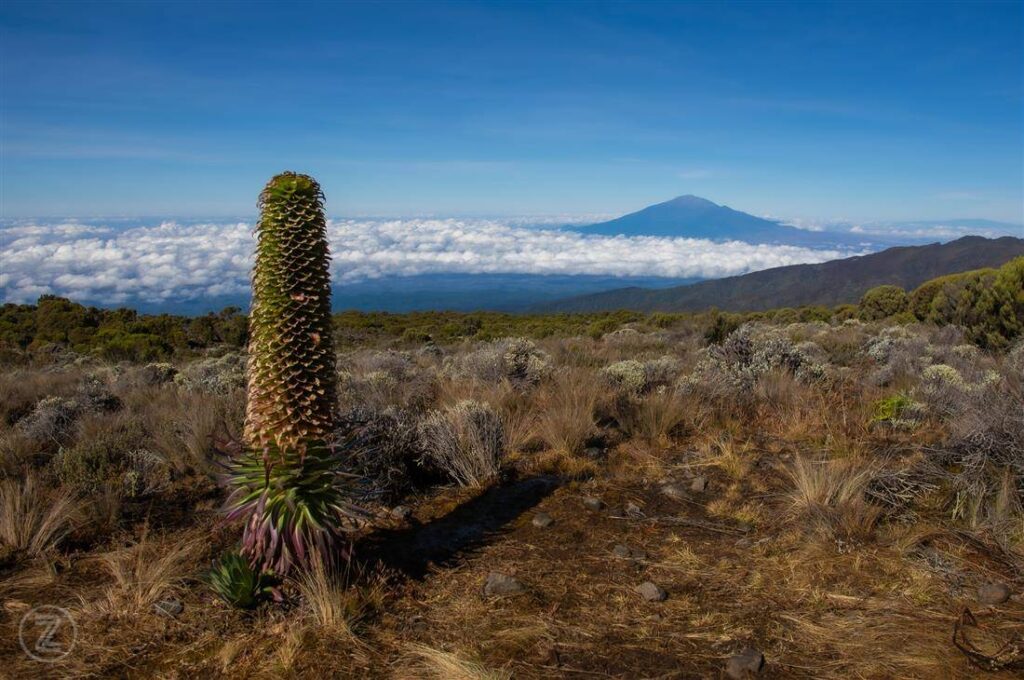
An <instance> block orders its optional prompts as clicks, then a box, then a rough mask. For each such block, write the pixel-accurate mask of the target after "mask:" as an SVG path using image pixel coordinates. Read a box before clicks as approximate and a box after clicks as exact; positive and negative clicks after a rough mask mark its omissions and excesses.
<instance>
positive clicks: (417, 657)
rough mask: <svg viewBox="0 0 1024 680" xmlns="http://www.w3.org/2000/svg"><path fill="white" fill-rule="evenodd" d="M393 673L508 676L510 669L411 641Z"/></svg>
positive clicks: (484, 679)
mask: <svg viewBox="0 0 1024 680" xmlns="http://www.w3.org/2000/svg"><path fill="white" fill-rule="evenodd" d="M395 677H396V678H399V679H400V680H427V679H428V678H434V679H436V680H511V678H512V672H511V671H508V670H499V669H493V668H488V667H487V666H485V665H484V664H481V663H479V662H477V661H472V660H469V659H466V658H464V657H462V656H460V655H458V654H455V653H453V652H446V651H444V650H441V649H436V648H434V647H428V646H427V645H420V644H413V645H409V647H408V651H407V653H406V655H405V658H404V659H403V667H402V668H400V669H399V670H398V672H397V673H396V676H395Z"/></svg>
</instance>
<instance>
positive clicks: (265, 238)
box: [245, 172, 336, 458]
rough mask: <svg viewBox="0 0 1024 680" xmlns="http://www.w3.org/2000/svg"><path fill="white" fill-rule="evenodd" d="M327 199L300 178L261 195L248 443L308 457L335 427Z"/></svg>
mask: <svg viewBox="0 0 1024 680" xmlns="http://www.w3.org/2000/svg"><path fill="white" fill-rule="evenodd" d="M323 201H324V197H323V193H322V192H321V191H320V185H319V184H317V182H316V180H314V179H313V178H312V177H309V176H307V175H297V174H295V173H292V172H286V173H282V174H280V175H278V176H276V177H274V178H273V179H272V180H270V182H269V183H268V184H267V186H266V188H264V189H263V193H262V194H260V202H259V207H260V220H259V223H258V224H257V226H256V233H257V238H258V243H257V246H256V265H255V268H254V269H253V276H252V311H251V314H250V317H249V329H250V330H249V333H250V336H249V337H250V339H249V376H248V379H249V401H248V404H247V406H246V418H245V439H246V443H247V444H248V445H249V446H250V447H252V448H253V449H258V450H261V451H263V452H264V454H265V455H266V454H267V453H269V452H270V451H273V450H278V451H280V452H281V454H282V455H288V454H291V453H296V454H298V455H299V456H300V458H301V457H303V456H304V455H305V449H306V446H307V445H308V443H309V442H317V441H319V442H323V441H325V440H326V439H327V438H328V437H329V436H330V433H331V430H332V429H333V427H334V408H335V401H336V400H335V374H334V372H335V362H334V346H333V344H332V342H331V275H330V254H329V252H328V245H327V220H326V219H325V217H324V209H323Z"/></svg>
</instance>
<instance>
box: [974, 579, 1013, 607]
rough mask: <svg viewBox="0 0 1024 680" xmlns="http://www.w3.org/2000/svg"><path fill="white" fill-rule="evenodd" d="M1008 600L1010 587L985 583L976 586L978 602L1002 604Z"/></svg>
mask: <svg viewBox="0 0 1024 680" xmlns="http://www.w3.org/2000/svg"><path fill="white" fill-rule="evenodd" d="M1009 599H1010V587H1009V586H1008V585H1006V584H1005V583H986V584H984V585H981V586H978V602H980V603H981V604H1002V603H1004V602H1006V601H1007V600H1009Z"/></svg>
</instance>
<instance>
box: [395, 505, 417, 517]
mask: <svg viewBox="0 0 1024 680" xmlns="http://www.w3.org/2000/svg"><path fill="white" fill-rule="evenodd" d="M391 516H392V517H394V518H395V519H403V520H404V519H409V518H410V517H411V516H412V509H411V508H407V507H406V506H404V505H396V506H395V507H393V508H391Z"/></svg>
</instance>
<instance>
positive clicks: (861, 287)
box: [534, 236, 1024, 312]
mask: <svg viewBox="0 0 1024 680" xmlns="http://www.w3.org/2000/svg"><path fill="white" fill-rule="evenodd" d="M1022 255H1024V239H1019V238H1015V237H1013V236H1003V237H1000V238H995V239H989V238H985V237H982V236H964V237H961V238H959V239H956V240H954V241H950V242H948V243H931V244H928V245H921V246H895V247H892V248H888V249H886V250H883V251H880V252H877V253H870V254H868V255H856V256H853V257H848V258H843V259H839V260H830V261H828V262H822V263H818V264H797V265H788V266H785V267H775V268H772V269H764V270H761V271H757V272H751V273H749V274H742V275H740V276H730V277H726V278H722V279H714V280H711V281H702V282H700V283H694V284H691V285H687V286H676V287H672V288H665V289H661V290H652V289H648V288H638V287H636V286H633V287H628V288H619V289H615V290H611V291H605V292H603V293H594V294H590V295H583V296H577V297H572V298H567V299H565V300H559V301H556V302H553V303H548V304H544V305H538V306H537V307H535V308H534V310H535V311H537V312H596V311H608V310H615V309H631V310H636V311H642V312H655V311H660V312H688V311H700V310H702V309H708V308H710V307H716V308H718V309H721V310H724V311H737V312H739V311H762V310H766V309H773V308H778V307H799V306H802V305H828V306H833V305H839V304H846V303H855V302H857V301H858V300H859V299H860V297H861V296H862V295H863V294H864V293H865V292H866V291H868V290H869V289H871V288H874V287H875V286H880V285H887V284H889V285H897V286H900V287H902V288H905V289H908V290H909V289H912V288H916V287H917V286H919V285H921V284H922V283H924V282H925V281H927V280H929V279H932V278H935V277H938V276H945V275H947V274H954V273H958V272H961V271H967V270H971V269H982V268H985V267H998V266H1001V265H1003V264H1005V263H1006V262H1009V261H1010V260H1012V259H1013V258H1015V257H1018V256H1022Z"/></svg>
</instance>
